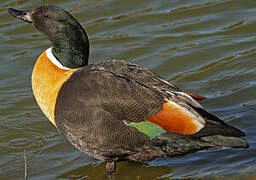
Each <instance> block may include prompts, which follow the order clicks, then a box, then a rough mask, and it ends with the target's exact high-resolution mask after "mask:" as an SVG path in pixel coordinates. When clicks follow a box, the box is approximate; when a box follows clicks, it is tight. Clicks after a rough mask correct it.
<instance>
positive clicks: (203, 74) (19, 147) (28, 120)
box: [0, 0, 256, 180]
mask: <svg viewBox="0 0 256 180" xmlns="http://www.w3.org/2000/svg"><path fill="white" fill-rule="evenodd" d="M47 3H56V4H57V5H59V6H61V7H62V8H65V9H67V10H68V11H70V12H71V13H72V14H73V15H74V16H75V17H76V18H77V19H78V20H79V21H80V22H81V23H82V25H83V26H84V27H85V28H86V30H87V32H88V35H89V38H90V43H91V54H90V63H95V62H99V61H104V60H107V59H112V58H122V59H125V60H129V61H131V62H134V63H137V64H139V65H142V66H144V67H147V68H149V69H150V70H152V71H153V72H155V73H157V74H158V75H161V76H162V77H164V78H165V79H167V80H169V81H170V82H172V83H175V84H176V85H177V86H179V87H180V88H182V89H185V90H188V91H191V92H193V93H196V94H200V95H203V96H206V97H207V100H205V101H204V102H202V104H203V106H204V107H205V108H206V109H207V110H208V111H210V112H212V113H214V114H215V115H217V116H219V117H220V118H222V119H224V120H225V121H227V122H228V123H229V124H231V125H233V126H236V127H238V128H240V129H241V130H243V131H244V132H245V133H246V134H247V136H246V137H245V139H246V140H248V142H249V143H250V148H248V149H222V150H211V151H202V152H197V153H194V154H190V155H187V156H185V157H181V158H174V159H169V158H162V159H157V160H154V161H152V162H149V163H147V164H145V165H143V164H136V163H127V162H123V163H120V164H119V165H118V169H117V170H118V171H117V173H116V176H115V177H116V179H121V180H122V179H129V180H130V179H136V180H150V179H217V180H219V179H239V180H240V179H246V180H251V179H256V147H255V145H256V137H255V135H256V131H255V129H256V124H255V120H256V118H255V114H256V97H255V96H256V81H255V80H256V1H255V0H243V1H239V0H193V1H192V0H136V1H135V0H130V1H121V0H119V1H118V0H105V1H103V0H84V1H67V0H58V1H57V0H45V1H32V0H1V1H0V54H1V58H0V179H1V180H2V179H3V180H10V179H23V177H24V159H23V150H24V149H26V150H27V159H28V173H29V179H30V180H39V179H40V180H41V179H61V180H62V179H63V180H66V179H72V180H73V179H79V180H82V179H105V178H106V176H105V163H102V162H101V161H98V160H96V159H93V158H91V157H89V156H87V155H86V154H83V153H81V152H80V151H78V150H76V149H75V148H74V147H73V146H71V145H70V144H69V143H68V142H67V141H66V140H65V139H64V138H63V137H62V136H61V135H60V134H59V133H58V132H57V131H56V129H55V128H54V126H53V125H51V123H50V122H49V121H48V120H47V119H46V118H45V117H44V115H43V114H42V112H41V111H40V110H39V108H38V106H37V105H36V102H35V100H34V98H33V95H32V91H31V84H30V77H31V72H32V68H33V66H34V63H35V61H36V59H37V57H38V56H39V55H40V54H41V53H42V52H43V51H44V50H45V49H47V48H48V47H49V46H51V45H50V43H49V42H48V41H47V40H46V39H45V37H44V36H43V35H41V34H40V33H39V32H37V31H36V30H35V29H33V28H32V27H31V25H29V24H26V23H24V22H21V21H19V20H17V19H15V18H13V17H10V16H9V15H8V13H7V9H8V8H9V7H13V8H22V9H30V8H34V7H37V6H40V5H43V4H47Z"/></svg>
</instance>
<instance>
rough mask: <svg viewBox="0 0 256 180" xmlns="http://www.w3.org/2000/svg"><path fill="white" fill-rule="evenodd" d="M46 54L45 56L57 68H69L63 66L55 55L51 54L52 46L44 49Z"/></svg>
mask: <svg viewBox="0 0 256 180" xmlns="http://www.w3.org/2000/svg"><path fill="white" fill-rule="evenodd" d="M46 56H47V57H48V58H49V59H50V60H51V62H52V63H53V64H54V65H55V66H57V67H58V68H60V69H64V70H70V68H68V67H65V66H63V65H62V64H61V63H60V62H59V61H58V60H57V59H56V57H55V56H54V55H53V53H52V47H50V48H48V49H47V50H46Z"/></svg>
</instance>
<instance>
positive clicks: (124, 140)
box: [8, 5, 249, 175]
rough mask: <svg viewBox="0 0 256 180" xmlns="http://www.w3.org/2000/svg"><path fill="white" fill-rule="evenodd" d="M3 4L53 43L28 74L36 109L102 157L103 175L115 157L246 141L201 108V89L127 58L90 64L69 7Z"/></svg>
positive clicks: (174, 153)
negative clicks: (185, 85)
mask: <svg viewBox="0 0 256 180" xmlns="http://www.w3.org/2000/svg"><path fill="white" fill-rule="evenodd" d="M8 11H9V14H10V15H11V16H14V17H16V18H19V19H21V20H23V21H25V22H27V23H30V24H32V26H34V27H35V28H36V29H37V30H38V31H39V32H41V33H42V34H44V35H45V36H46V38H47V39H48V40H49V41H50V42H51V43H52V47H50V48H48V49H47V50H45V51H44V52H43V53H42V54H41V55H40V56H39V58H38V59H37V61H36V63H35V66H34V69H33V72H32V77H31V83H32V91H33V94H34V97H35V99H36V102H37V104H38V105H39V107H40V109H41V110H42V112H43V113H44V114H45V116H46V117H47V118H48V119H49V121H50V122H51V123H52V124H53V125H54V126H55V127H56V128H57V129H58V131H59V132H60V133H61V134H62V135H63V136H65V137H66V139H67V140H68V141H69V142H70V143H71V144H72V145H74V146H75V147H76V148H77V149H79V150H80V151H82V152H84V153H86V154H88V155H89V156H91V157H93V158H96V159H99V160H102V161H105V162H106V173H107V174H108V175H112V174H114V173H115V172H116V163H117V162H119V161H134V162H146V161H151V160H154V159H156V158H161V157H169V158H172V157H179V156H184V155H186V154H188V153H193V152H196V151H200V150H206V149H211V148H221V147H230V148H247V147H249V145H248V143H247V141H246V140H244V139H243V138H242V137H243V136H245V133H243V132H242V131H241V130H239V129H237V128H235V127H233V126H231V125H228V124H227V123H226V122H224V121H223V120H221V119H219V118H218V117H217V116H215V115H213V114H211V113H209V112H207V111H206V110H205V109H204V108H203V106H202V105H201V104H200V103H199V101H200V100H203V99H204V97H203V96H199V95H195V94H192V93H188V92H185V91H183V90H182V89H180V88H178V87H177V86H175V85H174V84H171V83H169V82H168V81H166V80H164V79H163V78H161V77H160V76H158V75H156V74H154V73H152V72H151V71H149V70H148V69H146V68H144V67H142V66H139V65H136V64H134V63H131V62H128V61H125V60H118V59H113V60H107V61H103V62H99V63H96V64H88V59H89V39H88V36H87V33H86V31H85V29H84V28H83V26H82V25H81V24H80V23H79V22H78V21H77V20H76V19H75V18H74V17H73V16H72V15H71V14H70V13H69V12H68V11H66V10H64V9H62V8H60V7H58V6H55V5H43V6H40V7H37V8H35V9H33V10H26V11H23V10H18V9H14V8H9V9H8Z"/></svg>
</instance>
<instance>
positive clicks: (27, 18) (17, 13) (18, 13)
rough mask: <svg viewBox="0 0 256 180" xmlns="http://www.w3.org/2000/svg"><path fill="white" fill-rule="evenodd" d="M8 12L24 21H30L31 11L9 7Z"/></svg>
mask: <svg viewBox="0 0 256 180" xmlns="http://www.w3.org/2000/svg"><path fill="white" fill-rule="evenodd" d="M8 12H9V13H10V15H12V16H14V17H17V18H19V19H21V20H23V21H25V22H28V23H32V13H31V11H21V10H18V9H13V8H9V9H8Z"/></svg>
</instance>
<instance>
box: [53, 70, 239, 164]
mask: <svg viewBox="0 0 256 180" xmlns="http://www.w3.org/2000/svg"><path fill="white" fill-rule="evenodd" d="M55 121H56V125H57V127H58V129H59V130H60V131H61V132H62V133H63V134H64V135H65V136H66V137H67V138H68V139H69V140H70V141H71V143H72V144H74V145H75V146H76V147H78V148H79V149H81V150H82V151H84V152H87V153H89V152H95V151H99V149H108V150H111V149H112V150H113V151H111V152H100V153H103V154H111V153H112V154H113V156H115V153H116V151H115V149H120V151H118V152H122V153H121V154H129V153H132V152H133V153H134V152H135V151H139V150H138V149H140V148H145V147H149V142H150V138H151V139H152V138H154V137H156V136H158V135H160V134H162V133H163V132H166V131H168V132H171V133H172V132H173V133H179V134H184V135H196V136H203V135H204V136H207V135H213V134H223V135H241V134H240V131H238V130H236V129H234V128H233V129H232V128H229V126H228V125H226V124H225V123H224V122H222V121H220V120H219V119H218V118H216V117H215V116H212V115H210V114H209V113H207V112H206V111H204V110H203V109H202V107H201V105H200V104H199V103H198V102H197V101H195V100H194V99H193V98H192V97H191V96H189V95H187V94H185V93H183V92H180V91H174V90H173V91H170V90H166V89H163V88H161V87H160V88H158V87H156V86H149V85H148V84H144V83H142V82H139V81H136V80H134V79H131V78H130V77H127V76H125V75H123V74H117V73H115V72H113V71H109V70H108V69H106V68H104V67H102V66H101V67H94V66H88V67H85V68H82V69H80V70H78V71H76V72H74V74H72V75H71V77H70V79H69V80H68V81H67V82H66V83H64V85H63V86H62V88H61V90H60V92H59V95H58V98H57V102H56V106H55ZM207 127H208V128H207ZM204 129H206V130H204ZM212 129H214V130H212ZM201 132H202V133H201ZM85 147H86V148H88V149H86V148H85ZM106 147H107V148H106ZM100 153H99V152H97V153H95V154H100ZM89 154H90V153H89ZM102 156H103V155H102ZM103 157H104V156H103ZM97 158H99V157H97ZM99 159H100V158H99Z"/></svg>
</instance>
